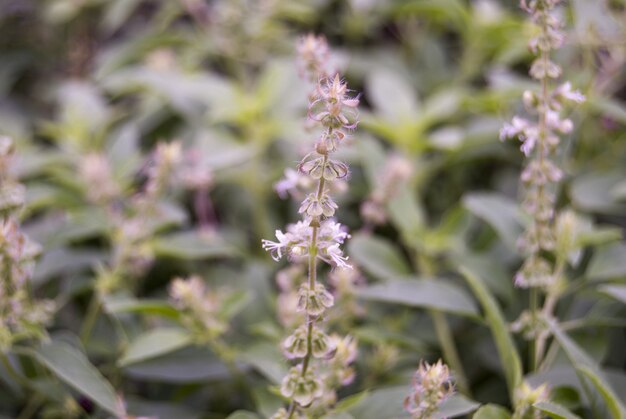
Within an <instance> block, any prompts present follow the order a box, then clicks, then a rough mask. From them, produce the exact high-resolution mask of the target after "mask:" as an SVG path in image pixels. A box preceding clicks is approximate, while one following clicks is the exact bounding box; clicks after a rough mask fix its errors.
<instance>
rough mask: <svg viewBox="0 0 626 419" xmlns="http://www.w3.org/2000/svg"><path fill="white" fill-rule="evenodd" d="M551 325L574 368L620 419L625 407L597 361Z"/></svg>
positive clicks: (625, 411) (555, 324)
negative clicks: (588, 381) (591, 384)
mask: <svg viewBox="0 0 626 419" xmlns="http://www.w3.org/2000/svg"><path fill="white" fill-rule="evenodd" d="M549 325H550V330H551V331H552V334H553V335H554V338H555V339H556V340H557V341H558V342H559V345H561V348H563V350H564V351H565V353H566V354H567V357H568V358H569V360H570V361H571V363H572V365H573V366H574V368H576V370H577V371H578V372H579V373H581V374H582V375H583V376H585V377H586V378H588V379H589V380H590V381H591V383H593V385H594V387H595V388H596V389H597V390H598V392H599V393H600V395H601V396H602V398H603V399H604V401H605V402H606V404H607V406H608V408H609V410H610V411H611V413H612V414H613V417H616V418H618V417H622V416H623V415H625V414H626V410H625V409H624V406H623V405H622V403H621V402H620V400H619V398H618V397H617V395H616V394H615V392H614V391H613V389H612V388H611V385H610V384H608V383H607V379H606V378H605V377H604V374H603V373H602V371H600V368H599V366H598V364H597V363H596V361H595V360H594V359H593V358H591V357H590V356H589V355H587V354H586V353H585V351H584V350H583V349H582V348H580V347H579V346H578V345H577V344H576V342H574V341H573V340H572V339H571V338H570V337H569V336H568V335H567V334H566V333H565V332H563V331H562V330H561V328H560V327H559V325H558V324H557V323H556V322H550V323H549Z"/></svg>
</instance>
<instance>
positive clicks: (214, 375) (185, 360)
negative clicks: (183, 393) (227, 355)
mask: <svg viewBox="0 0 626 419" xmlns="http://www.w3.org/2000/svg"><path fill="white" fill-rule="evenodd" d="M122 371H123V372H124V374H125V375H126V376H128V377H131V378H135V379H137V380H145V381H153V382H163V383H195V382H207V381H214V380H224V379H226V378H228V377H230V372H229V370H228V368H227V367H226V365H225V364H224V363H223V362H222V361H221V360H219V359H218V358H217V357H216V356H215V355H214V354H213V353H211V352H210V351H208V350H206V349H203V348H196V347H186V348H183V349H180V350H178V351H175V352H170V353H168V354H165V355H163V356H160V357H158V358H152V359H147V360H145V361H143V362H138V363H136V364H132V365H128V366H126V367H124V369H123V370H122Z"/></svg>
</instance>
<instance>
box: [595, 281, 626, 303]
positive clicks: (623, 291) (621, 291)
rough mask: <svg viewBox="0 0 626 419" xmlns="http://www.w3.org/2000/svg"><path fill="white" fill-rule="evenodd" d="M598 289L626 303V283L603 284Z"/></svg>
mask: <svg viewBox="0 0 626 419" xmlns="http://www.w3.org/2000/svg"><path fill="white" fill-rule="evenodd" d="M598 291H600V292H602V293H604V294H607V295H609V296H611V297H613V298H615V299H616V300H618V301H621V302H622V303H624V304H626V285H603V286H601V287H599V288H598Z"/></svg>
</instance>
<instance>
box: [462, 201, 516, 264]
mask: <svg viewBox="0 0 626 419" xmlns="http://www.w3.org/2000/svg"><path fill="white" fill-rule="evenodd" d="M463 205H464V206H465V208H467V209H468V210H469V211H470V212H471V213H472V214H474V215H475V216H476V217H478V218H480V219H482V220H484V221H485V222H486V223H487V224H489V225H490V226H491V227H493V229H494V230H495V231H496V232H497V233H498V236H499V237H500V238H501V239H502V241H503V242H504V244H506V245H507V247H508V248H509V249H510V250H512V251H514V252H516V251H517V240H518V238H519V237H520V235H521V234H522V231H523V222H522V217H521V214H520V212H519V208H518V206H517V203H516V202H515V201H513V200H511V199H509V198H506V197H504V196H502V195H498V194H494V193H470V194H466V195H465V196H464V197H463Z"/></svg>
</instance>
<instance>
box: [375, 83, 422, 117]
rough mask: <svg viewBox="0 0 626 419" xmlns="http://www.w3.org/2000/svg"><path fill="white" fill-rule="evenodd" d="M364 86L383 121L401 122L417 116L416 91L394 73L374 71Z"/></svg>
mask: <svg viewBox="0 0 626 419" xmlns="http://www.w3.org/2000/svg"><path fill="white" fill-rule="evenodd" d="M366 84H367V96H368V99H369V100H370V101H371V103H372V104H373V106H374V108H376V110H377V111H378V113H380V114H382V115H383V116H384V117H385V119H388V120H391V121H394V122H401V121H404V120H408V119H415V118H416V117H417V116H419V114H418V112H419V108H420V106H419V103H418V101H417V99H416V97H417V94H416V90H415V89H414V88H413V86H411V85H410V84H409V83H408V82H407V81H406V80H404V79H403V78H402V77H401V76H400V75H398V74H397V73H396V72H391V71H389V70H376V71H374V72H373V73H372V74H370V75H369V77H368V79H367V81H366Z"/></svg>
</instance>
